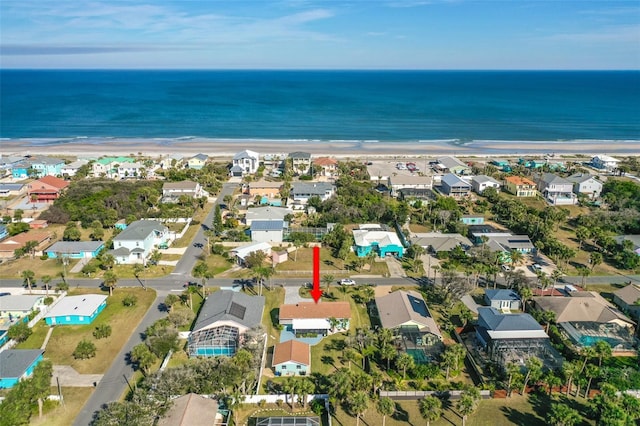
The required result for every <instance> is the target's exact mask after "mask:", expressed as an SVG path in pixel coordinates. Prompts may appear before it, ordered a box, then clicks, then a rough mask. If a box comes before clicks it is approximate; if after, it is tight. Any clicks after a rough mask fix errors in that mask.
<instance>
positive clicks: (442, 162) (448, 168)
mask: <svg viewBox="0 0 640 426" xmlns="http://www.w3.org/2000/svg"><path fill="white" fill-rule="evenodd" d="M434 169H435V170H436V171H438V172H440V173H453V174H456V175H468V174H470V173H471V167H469V166H467V165H466V164H465V163H463V162H462V161H460V160H458V159H457V158H456V157H448V156H447V157H438V159H437V163H436V164H435V165H434Z"/></svg>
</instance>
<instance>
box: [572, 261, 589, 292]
mask: <svg viewBox="0 0 640 426" xmlns="http://www.w3.org/2000/svg"><path fill="white" fill-rule="evenodd" d="M576 270H577V271H578V274H579V275H580V276H581V277H582V288H586V287H585V283H586V281H587V277H588V276H589V275H591V269H589V268H585V267H584V266H578V267H577V268H576Z"/></svg>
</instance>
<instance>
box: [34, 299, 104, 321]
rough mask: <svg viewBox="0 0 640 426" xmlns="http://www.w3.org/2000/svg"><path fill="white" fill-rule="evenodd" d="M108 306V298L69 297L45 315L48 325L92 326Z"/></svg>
mask: <svg viewBox="0 0 640 426" xmlns="http://www.w3.org/2000/svg"><path fill="white" fill-rule="evenodd" d="M105 306H107V296H103V295H101V294H83V295H81V296H67V297H65V298H63V299H62V300H60V301H59V302H58V303H57V304H56V305H55V306H54V307H53V308H52V309H51V310H50V311H49V313H47V315H45V317H44V320H45V322H46V323H47V325H80V324H91V323H92V322H93V320H94V319H96V317H97V316H98V315H99V314H100V312H102V310H103V309H104V308H105Z"/></svg>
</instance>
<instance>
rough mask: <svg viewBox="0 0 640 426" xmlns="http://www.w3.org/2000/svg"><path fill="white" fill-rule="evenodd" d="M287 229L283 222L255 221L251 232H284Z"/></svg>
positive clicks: (285, 223)
mask: <svg viewBox="0 0 640 426" xmlns="http://www.w3.org/2000/svg"><path fill="white" fill-rule="evenodd" d="M285 228H287V222H285V221H283V220H254V221H253V222H251V232H254V231H282V230H283V229H285Z"/></svg>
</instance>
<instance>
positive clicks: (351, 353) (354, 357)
mask: <svg viewBox="0 0 640 426" xmlns="http://www.w3.org/2000/svg"><path fill="white" fill-rule="evenodd" d="M342 356H343V357H344V359H345V360H346V361H347V362H348V363H349V370H351V363H352V362H356V361H358V360H359V359H360V354H359V353H358V351H356V350H355V349H353V348H347V349H345V350H344V352H343V353H342Z"/></svg>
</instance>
